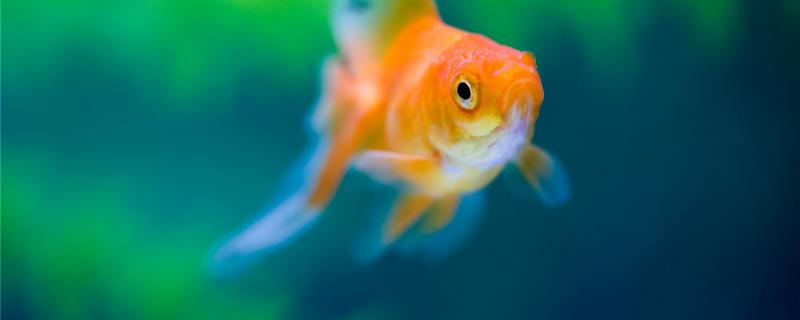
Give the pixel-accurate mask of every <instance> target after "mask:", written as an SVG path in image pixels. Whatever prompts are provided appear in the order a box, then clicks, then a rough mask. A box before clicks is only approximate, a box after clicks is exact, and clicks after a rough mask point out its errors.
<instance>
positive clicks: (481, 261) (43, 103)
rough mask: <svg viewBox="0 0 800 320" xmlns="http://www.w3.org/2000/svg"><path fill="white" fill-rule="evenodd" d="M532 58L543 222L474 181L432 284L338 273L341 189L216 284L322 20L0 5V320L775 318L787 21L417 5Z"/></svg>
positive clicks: (159, 8)
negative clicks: (279, 244)
mask: <svg viewBox="0 0 800 320" xmlns="http://www.w3.org/2000/svg"><path fill="white" fill-rule="evenodd" d="M439 2H440V3H439V7H440V11H441V14H442V16H443V18H444V20H445V21H447V22H448V23H451V24H453V25H455V26H457V27H460V28H463V29H466V30H469V31H474V32H479V33H482V34H485V35H487V36H489V37H491V38H493V39H495V40H497V41H499V42H501V43H504V44H508V45H511V46H513V47H515V48H518V49H524V50H530V51H533V52H534V53H535V54H536V57H537V60H538V63H539V67H540V70H539V71H540V73H541V76H542V79H543V85H544V89H545V92H546V94H545V102H544V104H543V106H542V111H541V117H540V120H539V122H538V125H537V135H536V138H535V141H536V143H538V144H540V145H542V146H544V147H545V148H547V149H549V150H551V151H552V152H553V153H555V154H556V155H558V156H559V158H560V159H561V160H562V161H563V162H564V164H565V166H566V168H567V169H568V170H569V172H570V176H571V182H572V185H573V198H572V200H571V201H570V202H569V203H568V204H567V205H566V206H564V207H562V208H558V209H547V208H545V207H544V206H542V205H541V204H539V203H538V202H537V201H536V200H535V198H534V196H533V195H532V194H531V195H528V196H522V197H520V196H518V195H517V194H516V193H513V192H511V191H510V190H509V188H508V187H507V186H506V185H505V184H504V183H503V181H496V182H495V183H493V184H492V185H490V186H489V187H488V189H487V204H486V208H485V209H484V210H485V215H484V217H483V222H482V224H481V226H480V229H479V230H478V232H477V233H476V234H475V236H474V237H473V238H472V239H471V240H470V241H469V242H468V243H466V244H465V246H464V247H463V248H462V249H461V250H460V251H458V252H457V253H456V254H454V255H453V256H452V257H450V258H449V259H446V260H445V261H443V262H441V263H437V264H430V263H424V262H421V261H418V260H414V259H403V258H400V257H397V256H388V257H386V258H385V259H383V260H381V261H380V262H379V263H377V264H376V265H374V266H372V267H369V268H363V267H358V266H355V265H354V264H353V262H352V259H351V257H350V254H349V246H350V243H351V241H352V238H353V236H354V235H355V233H356V232H357V230H359V227H362V226H364V225H366V224H367V220H368V219H366V218H365V217H364V214H365V213H367V212H368V211H369V210H370V208H371V207H373V204H372V203H371V202H375V200H372V201H365V200H364V199H378V198H379V197H378V196H376V194H378V193H379V191H376V190H374V188H371V187H369V186H368V185H369V182H367V179H366V178H365V177H363V176H360V175H358V174H351V175H348V177H347V178H346V179H345V187H344V188H343V190H342V192H341V193H340V194H339V195H337V197H336V199H335V200H334V202H333V204H332V207H331V208H330V210H329V211H328V212H326V213H325V215H324V218H323V219H322V220H321V221H320V222H319V223H318V224H317V225H316V226H315V228H314V229H313V230H311V231H310V232H309V233H307V234H305V235H304V237H302V238H301V239H300V240H298V241H297V242H295V243H293V244H291V245H290V246H288V247H286V248H285V249H284V250H282V251H280V252H278V253H276V254H275V255H272V256H270V257H267V258H266V259H264V260H262V261H260V262H258V263H256V264H255V265H253V267H252V268H250V269H248V270H246V271H244V272H243V273H242V274H240V275H238V276H237V277H230V278H215V277H212V276H210V275H209V274H208V273H207V271H206V269H205V263H206V261H207V260H206V259H207V258H208V254H209V251H210V250H211V248H212V247H213V246H214V245H215V244H217V243H218V241H219V240H220V239H222V238H223V237H224V236H225V235H227V234H229V233H230V232H231V231H232V230H235V229H237V228H239V227H240V226H242V225H243V224H244V223H246V222H248V221H250V220H251V219H252V218H253V217H254V214H255V213H256V212H257V211H258V210H259V209H261V207H262V206H263V205H264V204H265V201H266V199H268V196H269V195H271V194H274V193H276V192H281V191H282V190H278V189H279V183H278V181H279V179H280V178H281V177H282V176H283V171H284V170H286V168H288V167H289V166H290V165H291V163H292V161H293V159H295V157H297V156H298V155H299V154H301V153H302V152H303V150H304V146H303V145H304V144H305V142H306V141H307V140H308V137H307V135H306V131H305V128H304V124H303V121H304V119H305V116H306V115H307V113H308V110H309V108H310V106H311V105H312V103H313V102H314V100H315V99H316V97H317V94H318V89H319V79H318V73H319V65H320V63H321V61H322V59H323V58H324V57H325V56H326V55H329V54H332V53H334V52H335V48H334V45H333V40H332V38H331V35H330V30H329V20H328V19H329V17H328V7H329V5H328V3H327V2H326V1H315V0H302V1H265V0H199V1H189V0H172V1H156V0H151V1H133V0H116V1H110V0H83V1H79V0H65V1H47V0H6V1H3V2H2V163H1V165H2V317H3V318H4V319H80V318H90V319H93V318H99V319H105V318H113V319H143V318H163V319H174V318H180V319H187V318H188V319H203V318H210V319H221V318H222V319H238V318H242V319H245V318H257V319H264V318H278V319H281V318H313V319H317V318H347V319H378V318H384V319H406V318H430V319H441V318H455V319H470V318H471V319H487V318H497V319H509V318H526V319H598V318H609V319H709V318H717V319H750V318H754V319H780V318H785V319H797V318H798V315H800V310H798V308H800V293H798V287H800V275H799V274H798V273H799V272H798V270H800V262H799V261H800V257H798V244H800V241H799V240H800V217H799V216H798V213H800V202H799V200H798V196H800V170H798V163H800V161H799V160H800V159H799V158H800V157H799V156H798V155H799V153H798V151H800V150H798V147H799V146H800V143H799V142H800V141H799V140H800V139H799V138H800V132H798V131H800V130H798V121H800V111H799V110H798V107H799V106H800V101H798V100H800V99H798V92H800V85H799V84H800V81H798V79H797V75H798V72H799V71H800V67H799V66H798V65H799V64H798V61H797V60H798V57H800V4H798V2H797V1H793V0H782V1H737V0H727V1H726V0H710V1H691V0H675V1H655V0H648V1H635V0H601V1H590V0H566V1H502V2H497V3H495V2H489V1H486V2H484V1H453V0H449V1H444V0H443V1H439Z"/></svg>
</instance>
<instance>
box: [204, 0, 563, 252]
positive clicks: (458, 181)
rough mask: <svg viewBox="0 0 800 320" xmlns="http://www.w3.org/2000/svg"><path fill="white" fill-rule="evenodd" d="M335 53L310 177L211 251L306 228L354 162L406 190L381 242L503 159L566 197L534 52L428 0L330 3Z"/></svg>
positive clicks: (273, 241) (327, 68) (268, 245)
mask: <svg viewBox="0 0 800 320" xmlns="http://www.w3.org/2000/svg"><path fill="white" fill-rule="evenodd" d="M332 30H333V33H334V40H335V43H336V46H337V48H338V51H339V53H338V54H336V55H334V56H332V57H330V58H328V59H327V60H326V61H325V62H324V63H323V72H322V78H323V85H322V94H321V97H320V99H319V102H318V103H317V105H316V107H315V108H314V110H313V112H312V115H311V118H310V127H311V128H312V129H313V133H314V134H315V135H318V136H319V137H320V139H321V141H323V143H319V145H318V146H317V147H316V149H315V151H314V157H312V160H310V161H309V163H313V164H309V165H307V168H306V170H305V172H304V178H303V183H302V186H301V187H299V188H298V189H297V190H295V191H294V192H293V193H292V194H291V195H290V196H288V197H286V198H285V199H283V200H282V201H281V202H280V203H279V204H278V205H277V206H275V207H274V208H271V209H270V210H267V212H266V214H264V216H263V217H262V218H260V219H258V220H256V221H255V222H254V223H253V224H252V225H249V226H247V227H246V228H244V230H242V231H241V232H239V233H237V234H236V235H234V236H233V237H232V238H230V239H229V240H228V241H227V242H225V243H224V244H223V245H222V246H221V247H220V248H219V249H218V251H217V252H216V254H215V256H214V257H215V259H217V260H221V261H222V260H226V259H231V258H232V257H241V256H248V255H251V254H253V253H257V252H264V251H268V250H270V249H275V248H277V247H280V246H282V245H284V244H286V243H288V242H289V241H290V240H291V239H294V238H295V237H296V236H297V235H299V234H300V233H301V231H303V230H306V229H307V227H308V226H310V225H311V224H312V222H314V221H315V220H316V219H317V218H318V217H319V216H320V215H321V214H322V213H323V212H324V211H325V208H326V207H327V206H328V204H329V203H330V202H331V200H332V198H333V197H334V195H335V193H336V191H337V190H338V189H339V187H340V183H341V181H342V178H343V176H344V174H345V172H346V171H347V170H349V169H350V168H353V169H355V170H357V171H360V172H363V173H365V174H366V175H368V176H370V177H371V178H373V179H374V180H376V181H378V182H380V183H383V184H388V185H392V186H395V187H396V188H397V189H398V190H399V195H398V196H397V199H396V200H395V201H394V204H393V207H392V208H391V210H389V213H388V214H387V215H386V216H385V219H384V220H383V221H382V222H381V223H379V224H378V225H377V226H376V227H375V229H376V230H375V231H376V232H375V233H376V234H377V236H376V237H374V239H373V240H374V241H373V242H374V243H375V245H374V246H373V247H377V248H391V247H392V246H393V245H394V244H396V243H397V242H398V240H399V239H401V238H403V237H415V236H417V237H422V236H425V235H433V234H436V233H437V232H439V231H441V230H443V229H445V228H446V227H447V226H448V225H450V224H451V222H452V221H453V220H454V219H455V217H456V215H457V212H458V211H459V210H457V209H458V207H459V204H460V202H461V200H462V198H463V196H464V195H466V194H470V193H474V192H476V191H479V190H481V189H483V188H484V187H486V186H487V185H488V184H489V183H490V182H491V181H493V180H494V179H495V178H497V177H498V175H499V174H500V173H501V171H502V170H503V169H504V168H505V167H506V166H513V167H515V168H517V169H518V171H519V173H520V174H521V175H522V177H524V180H525V181H527V182H528V183H529V184H530V186H532V189H533V190H534V191H535V192H537V193H538V194H539V196H540V198H541V199H542V200H543V201H544V202H545V204H549V205H557V204H560V203H563V202H564V201H566V200H567V198H568V196H569V186H568V184H567V182H566V181H567V180H566V177H565V174H564V170H563V168H562V167H561V165H560V163H559V162H558V161H557V160H556V159H555V157H553V156H552V155H550V154H549V153H548V152H546V151H545V150H543V149H542V148H540V147H538V146H535V145H533V144H531V143H530V141H531V140H532V138H533V135H534V129H535V124H536V120H537V119H538V117H539V111H540V106H541V104H542V101H543V99H544V92H543V89H542V84H541V79H540V77H539V73H538V71H537V63H536V59H535V58H534V56H533V54H531V53H530V52H526V51H519V50H516V49H513V48H510V47H508V46H504V45H501V44H498V43H496V42H494V41H492V40H491V39H489V38H487V37H485V36H483V35H480V34H475V33H470V32H466V31H463V30H460V29H457V28H455V27H452V26H449V25H447V24H446V23H444V22H443V21H442V19H441V18H440V16H439V14H438V9H437V8H436V5H435V3H434V2H433V1H430V0H386V1H369V0H345V1H338V2H336V3H335V4H334V9H333V19H332Z"/></svg>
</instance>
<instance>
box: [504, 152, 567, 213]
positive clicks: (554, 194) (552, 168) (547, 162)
mask: <svg viewBox="0 0 800 320" xmlns="http://www.w3.org/2000/svg"><path fill="white" fill-rule="evenodd" d="M516 164H517V169H519V171H520V173H521V174H522V176H523V177H524V178H525V179H526V180H527V181H528V183H529V184H530V185H531V186H532V187H533V188H534V189H535V190H536V191H537V193H538V195H539V198H540V199H541V200H542V202H544V204H545V205H547V206H550V207H555V206H558V205H561V204H563V203H565V202H566V201H567V200H568V199H569V197H570V194H571V191H570V187H569V181H568V179H567V174H566V171H565V170H564V167H563V166H562V165H561V163H560V162H559V161H558V159H556V158H555V157H554V156H552V155H551V154H549V153H548V152H546V151H544V150H542V149H541V148H539V147H537V146H534V145H528V146H526V147H525V148H523V150H522V152H521V153H520V155H519V157H518V158H517V162H516Z"/></svg>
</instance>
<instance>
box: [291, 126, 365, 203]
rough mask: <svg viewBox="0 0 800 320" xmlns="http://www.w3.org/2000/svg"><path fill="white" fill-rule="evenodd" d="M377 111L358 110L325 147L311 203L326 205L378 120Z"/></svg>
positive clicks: (311, 194)
mask: <svg viewBox="0 0 800 320" xmlns="http://www.w3.org/2000/svg"><path fill="white" fill-rule="evenodd" d="M375 116H376V114H375V113H374V112H369V111H361V112H354V113H353V114H351V115H349V116H348V119H347V120H346V121H345V123H343V124H342V130H341V131H340V132H337V133H336V134H335V135H333V136H332V140H331V143H330V146H329V149H327V150H325V151H323V158H322V159H323V160H322V162H321V168H320V170H319V172H318V173H316V176H315V177H314V180H311V181H310V186H311V188H310V190H309V192H310V193H309V197H308V202H307V204H308V206H309V207H311V208H318V209H323V208H325V207H326V206H327V205H328V202H329V201H330V199H331V198H332V197H333V194H334V193H335V192H336V190H337V189H338V188H339V183H340V182H341V180H342V177H343V176H344V174H345V172H346V171H347V167H348V165H349V163H350V159H351V158H352V156H353V154H354V153H355V152H356V151H357V150H358V149H359V148H360V147H361V145H362V143H363V141H364V139H365V138H366V137H367V136H369V134H370V132H372V130H373V127H374V126H375V124H376V121H375Z"/></svg>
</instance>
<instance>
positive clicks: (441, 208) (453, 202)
mask: <svg viewBox="0 0 800 320" xmlns="http://www.w3.org/2000/svg"><path fill="white" fill-rule="evenodd" d="M460 198H461V197H460V196H459V195H449V196H445V197H442V198H440V199H437V200H436V202H435V203H434V204H433V206H432V207H431V211H430V212H428V214H426V215H425V220H423V221H422V229H421V231H422V233H434V232H436V231H439V230H441V229H442V228H444V227H445V226H447V225H448V224H449V223H450V221H451V220H453V215H454V214H455V212H456V208H458V202H459V200H460Z"/></svg>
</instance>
